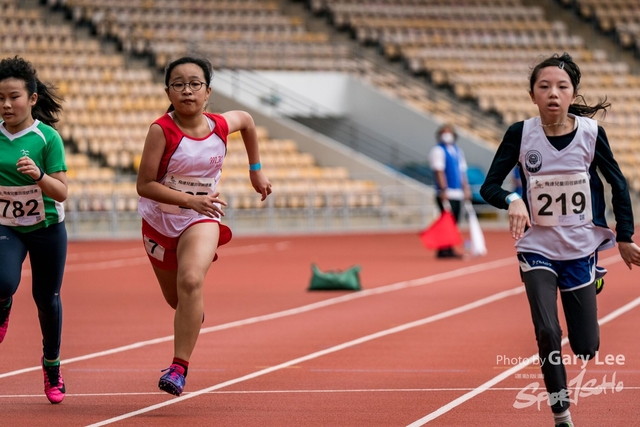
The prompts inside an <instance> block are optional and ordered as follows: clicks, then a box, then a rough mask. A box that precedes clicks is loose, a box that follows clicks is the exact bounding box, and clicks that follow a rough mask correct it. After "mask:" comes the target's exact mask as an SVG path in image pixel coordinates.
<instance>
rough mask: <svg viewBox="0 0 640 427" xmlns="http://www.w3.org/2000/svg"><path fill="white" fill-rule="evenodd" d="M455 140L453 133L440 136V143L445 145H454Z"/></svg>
mask: <svg viewBox="0 0 640 427" xmlns="http://www.w3.org/2000/svg"><path fill="white" fill-rule="evenodd" d="M455 140H456V137H455V136H453V134H452V133H451V132H443V133H442V135H440V141H442V142H444V143H445V144H453V143H454V142H455Z"/></svg>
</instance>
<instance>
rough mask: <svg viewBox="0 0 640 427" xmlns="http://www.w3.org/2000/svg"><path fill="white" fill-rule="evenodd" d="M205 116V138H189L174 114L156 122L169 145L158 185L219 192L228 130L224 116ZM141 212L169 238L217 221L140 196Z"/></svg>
mask: <svg viewBox="0 0 640 427" xmlns="http://www.w3.org/2000/svg"><path fill="white" fill-rule="evenodd" d="M203 114H204V115H205V116H206V118H207V121H208V122H209V128H210V129H211V132H210V133H209V134H208V135H207V136H205V137H204V138H194V137H191V136H189V135H186V134H185V133H184V132H183V131H182V130H181V129H180V128H179V127H178V125H177V124H176V123H175V121H174V120H173V115H172V114H171V113H167V114H165V115H164V116H162V117H160V118H159V119H158V120H156V121H155V122H154V123H156V124H158V125H160V127H161V128H162V130H163V132H164V136H165V139H166V142H167V144H166V147H165V150H164V154H163V156H162V160H161V161H160V167H159V168H158V175H157V177H156V180H157V181H158V182H159V183H161V184H163V185H165V186H167V187H169V188H171V189H173V190H176V191H182V192H187V193H191V194H213V193H214V192H215V191H216V187H217V185H218V182H219V181H220V175H221V174H222V162H223V160H224V157H225V155H226V153H227V135H228V133H229V127H228V125H227V121H226V120H225V119H224V118H223V117H222V116H220V115H218V114H211V113H206V112H205V113H203ZM138 212H139V213H140V215H141V216H142V218H144V219H145V221H147V222H148V223H149V225H151V226H152V227H153V228H155V229H156V230H157V231H158V232H160V233H162V234H163V235H165V236H168V237H178V236H179V235H180V234H182V232H183V231H184V230H185V229H186V228H187V227H189V226H190V225H191V224H193V223H195V222H199V221H202V220H211V219H215V220H218V219H216V218H209V217H207V216H206V215H201V214H199V213H197V212H195V211H194V210H191V209H188V208H183V207H180V206H175V205H167V204H164V203H158V202H156V201H154V200H151V199H147V198H145V197H140V201H139V203H138Z"/></svg>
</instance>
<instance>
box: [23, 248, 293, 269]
mask: <svg viewBox="0 0 640 427" xmlns="http://www.w3.org/2000/svg"><path fill="white" fill-rule="evenodd" d="M290 245H291V242H289V241H287V240H285V241H282V242H275V243H260V244H257V245H247V246H238V247H237V248H228V249H223V248H221V249H220V251H219V253H220V256H221V257H223V256H237V255H250V254H255V253H257V252H268V251H272V250H275V251H283V250H285V249H288V248H289V246H290ZM109 254H116V255H118V256H121V257H122V256H124V257H126V258H120V259H112V260H108V261H95V262H85V263H76V264H71V263H69V261H70V260H79V259H86V258H91V257H93V258H95V257H98V258H102V257H104V256H107V255H109ZM140 254H142V255H143V256H138V257H132V256H133V255H140ZM148 262H149V258H148V257H147V255H144V249H143V248H142V245H141V247H140V248H138V249H119V250H114V251H97V252H85V253H74V254H69V255H68V256H67V265H66V266H65V268H64V271H65V273H71V272H77V271H93V270H110V269H116V268H122V267H131V266H135V265H142V264H147V263H148ZM22 277H31V268H23V270H22Z"/></svg>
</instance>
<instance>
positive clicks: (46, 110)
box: [0, 55, 63, 127]
mask: <svg viewBox="0 0 640 427" xmlns="http://www.w3.org/2000/svg"><path fill="white" fill-rule="evenodd" d="M9 78H15V79H19V80H22V81H24V86H25V88H26V89H27V93H28V94H29V97H31V95H33V94H34V93H37V94H38V100H37V101H36V104H35V105H34V106H33V107H32V108H31V116H32V117H33V118H34V119H38V120H40V121H41V122H43V123H45V124H47V125H49V126H51V127H55V126H54V125H55V123H57V122H58V120H59V119H58V115H59V114H60V112H61V111H62V101H63V99H62V97H60V96H59V95H58V94H57V93H56V88H55V86H53V85H49V84H45V83H42V82H41V81H40V80H39V79H38V75H37V73H36V70H35V68H33V65H31V63H30V62H29V61H26V60H24V59H22V58H20V57H18V56H17V55H16V56H15V57H14V58H5V59H3V60H2V61H0V81H1V80H5V79H9Z"/></svg>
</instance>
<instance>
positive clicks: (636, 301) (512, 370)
mask: <svg viewBox="0 0 640 427" xmlns="http://www.w3.org/2000/svg"><path fill="white" fill-rule="evenodd" d="M638 305H640V297H638V298H636V299H634V300H633V301H631V302H628V303H627V304H625V305H623V306H622V307H620V308H617V309H616V310H614V311H612V312H611V313H609V314H607V315H606V316H604V317H603V318H601V319H600V320H598V324H600V326H602V325H605V324H607V323H609V322H610V321H612V320H614V319H615V318H617V317H620V316H621V315H623V314H624V313H626V312H628V311H630V310H632V309H634V308H635V307H637V306H638ZM568 342H569V339H568V338H566V337H565V338H564V339H563V340H562V346H564V345H566V344H567V343H568ZM537 359H538V353H535V354H533V355H532V356H530V357H528V358H526V359H524V361H523V362H522V363H519V364H518V365H515V366H513V367H512V368H510V369H508V370H506V371H505V372H503V373H501V374H500V375H497V376H495V377H493V378H492V379H490V380H489V381H487V382H485V383H484V384H481V385H479V386H478V387H476V388H475V389H473V390H471V391H470V392H468V393H465V394H463V395H462V396H460V397H458V398H457V399H454V400H452V401H451V402H449V403H447V404H446V405H444V406H441V407H440V408H438V409H437V410H435V411H433V412H431V413H430V414H427V415H425V416H424V417H422V418H420V419H419V420H416V421H414V422H412V423H411V424H409V425H408V426H407V427H420V426H423V425H425V424H427V423H428V422H430V421H433V420H435V419H436V418H438V417H439V416H441V415H443V414H446V413H447V412H449V411H451V410H452V409H454V408H455V407H457V406H460V405H462V404H463V403H465V402H466V401H468V400H471V399H472V398H474V397H475V396H478V395H479V394H481V393H483V392H485V391H487V390H489V389H490V388H491V386H493V385H495V384H498V383H500V382H502V381H503V380H505V379H507V378H508V377H510V376H511V375H512V374H515V373H516V372H518V371H521V370H522V369H524V368H526V367H527V366H529V365H531V363H532V362H533V360H537Z"/></svg>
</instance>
